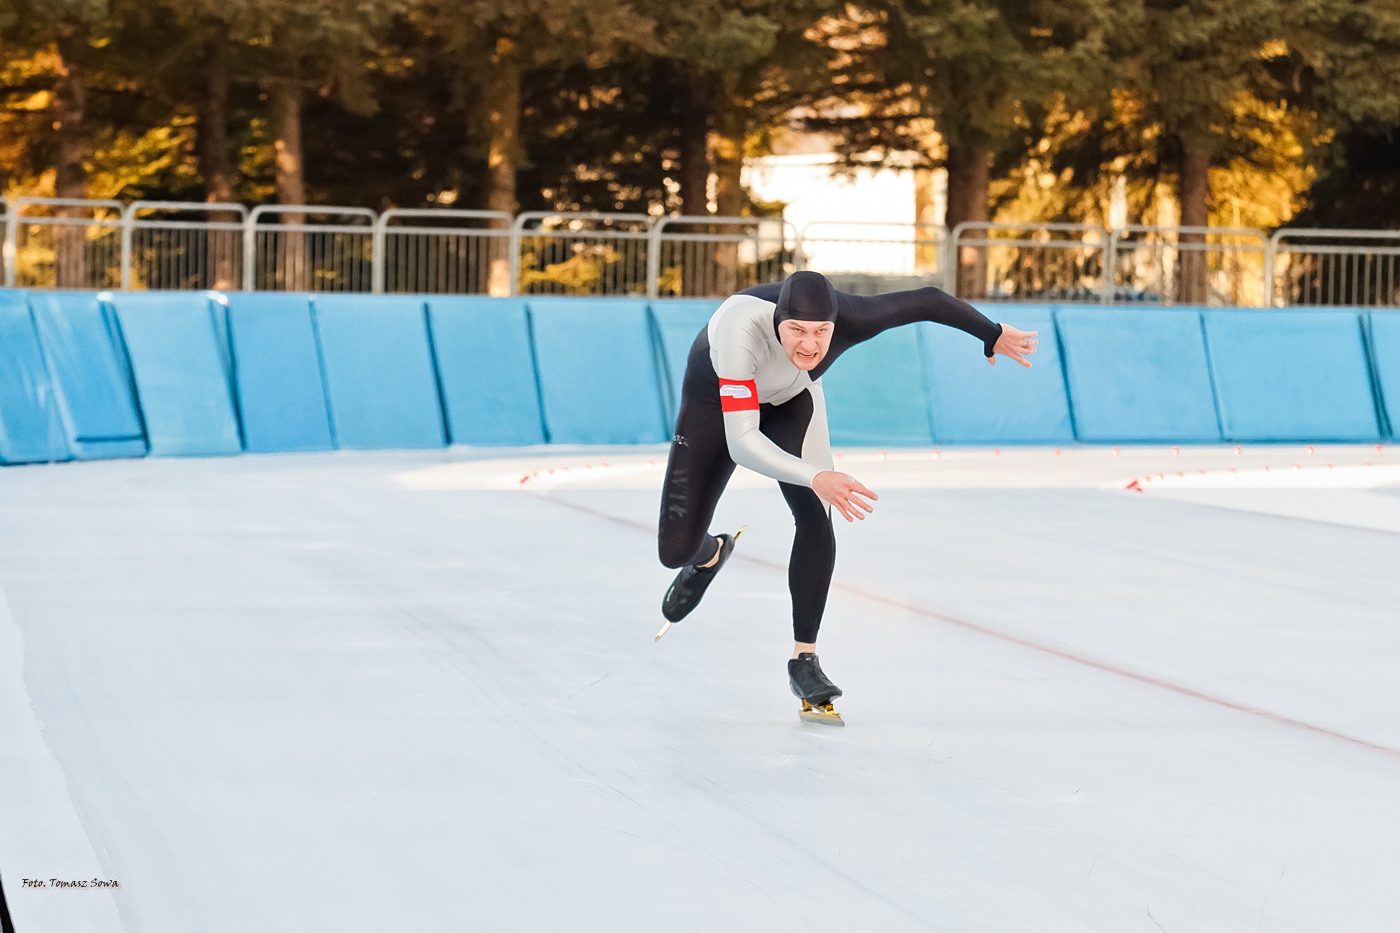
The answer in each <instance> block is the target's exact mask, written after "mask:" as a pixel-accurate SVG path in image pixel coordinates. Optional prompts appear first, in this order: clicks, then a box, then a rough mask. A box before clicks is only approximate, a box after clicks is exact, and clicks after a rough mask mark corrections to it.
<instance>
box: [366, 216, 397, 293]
mask: <svg viewBox="0 0 1400 933" xmlns="http://www.w3.org/2000/svg"><path fill="white" fill-rule="evenodd" d="M391 212H392V208H391V209H390V210H388V211H385V212H384V213H383V214H380V215H379V219H378V220H376V221H375V222H374V234H373V235H372V236H371V237H370V243H369V269H370V272H369V283H370V284H369V290H370V291H371V292H372V293H374V294H376V295H379V294H383V292H384V228H385V227H386V226H387V225H388V220H389V214H390V213H391Z"/></svg>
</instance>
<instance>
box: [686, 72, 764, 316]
mask: <svg viewBox="0 0 1400 933" xmlns="http://www.w3.org/2000/svg"><path fill="white" fill-rule="evenodd" d="M721 95H722V96H721V99H720V100H719V101H718V106H717V107H716V109H715V111H714V132H713V133H712V134H711V145H710V153H711V158H712V159H713V160H714V171H715V213H717V214H718V215H719V216H721V217H738V216H740V215H741V214H743V212H744V182H743V173H744V135H745V134H744V130H745V124H746V122H747V121H746V120H745V117H746V116H747V114H746V113H745V111H744V107H743V105H742V104H741V103H740V102H739V101H737V100H735V99H734V97H733V95H732V94H730V93H729V92H728V90H727V89H726V90H725V91H723V92H721ZM715 233H717V234H720V235H723V236H731V237H734V238H735V240H734V241H733V242H719V243H716V244H715V264H714V278H713V280H712V281H707V282H705V283H703V284H704V285H706V286H708V287H707V288H702V292H709V294H711V295H714V296H721V295H732V294H733V293H734V292H737V291H738V290H739V289H741V288H743V287H745V286H746V285H751V284H753V283H752V282H750V281H748V278H749V277H748V276H743V275H741V272H740V269H739V243H738V238H739V237H742V236H743V233H744V230H743V227H740V226H735V225H725V224H721V225H718V226H716V227H715ZM686 271H687V273H688V274H687V277H690V275H691V274H694V273H692V272H691V270H686ZM698 271H699V270H695V272H698ZM706 278H708V277H706Z"/></svg>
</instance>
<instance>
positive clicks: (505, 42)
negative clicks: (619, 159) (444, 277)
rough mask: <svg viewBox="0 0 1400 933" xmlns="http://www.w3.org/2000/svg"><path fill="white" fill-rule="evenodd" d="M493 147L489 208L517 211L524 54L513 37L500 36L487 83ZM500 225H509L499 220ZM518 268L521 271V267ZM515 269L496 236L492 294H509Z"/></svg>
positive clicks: (489, 158) (490, 150)
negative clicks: (516, 186) (521, 75)
mask: <svg viewBox="0 0 1400 933" xmlns="http://www.w3.org/2000/svg"><path fill="white" fill-rule="evenodd" d="M486 101H487V107H488V108H489V109H488V110H487V120H488V122H489V124H490V146H489V148H488V150H487V153H486V173H487V189H486V209H487V210H492V211H504V212H505V213H507V214H512V215H513V214H514V213H515V211H516V207H517V204H516V199H515V171H516V168H517V167H518V166H519V164H520V53H519V50H518V49H517V48H516V45H515V42H514V41H513V40H511V39H497V40H496V50H495V54H494V55H492V56H491V76H490V78H489V79H488V80H487V82H486ZM495 226H496V227H498V228H508V227H509V226H510V225H509V223H508V222H507V221H504V220H502V221H498V222H496V224H495ZM517 271H518V270H517ZM510 285H511V268H510V253H509V246H508V244H507V243H506V242H505V240H504V238H502V237H493V238H492V250H491V274H490V279H489V280H488V282H487V291H488V293H490V294H492V295H496V296H501V295H509V294H510Z"/></svg>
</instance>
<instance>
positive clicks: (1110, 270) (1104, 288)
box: [1099, 227, 1119, 305]
mask: <svg viewBox="0 0 1400 933" xmlns="http://www.w3.org/2000/svg"><path fill="white" fill-rule="evenodd" d="M1118 233H1119V231H1118V228H1117V227H1114V228H1113V229H1112V230H1109V231H1108V236H1106V237H1105V238H1104V244H1103V284H1102V285H1100V286H1099V304H1101V305H1105V304H1111V303H1112V302H1113V296H1114V294H1115V293H1116V292H1117V290H1118V289H1117V285H1118Z"/></svg>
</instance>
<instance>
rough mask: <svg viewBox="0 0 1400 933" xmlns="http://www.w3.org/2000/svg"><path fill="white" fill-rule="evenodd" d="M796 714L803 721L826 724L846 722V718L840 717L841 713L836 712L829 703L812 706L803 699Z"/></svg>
mask: <svg viewBox="0 0 1400 933" xmlns="http://www.w3.org/2000/svg"><path fill="white" fill-rule="evenodd" d="M797 715H798V718H800V719H802V720H803V721H804V722H821V723H826V724H827V725H828V726H844V725H845V724H846V720H844V719H842V718H841V714H840V713H838V712H836V710H835V708H834V707H832V705H831V704H830V703H827V704H826V705H825V706H813V705H812V704H811V703H808V702H807V701H806V700H803V701H802V709H800V710H798V711H797Z"/></svg>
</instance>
